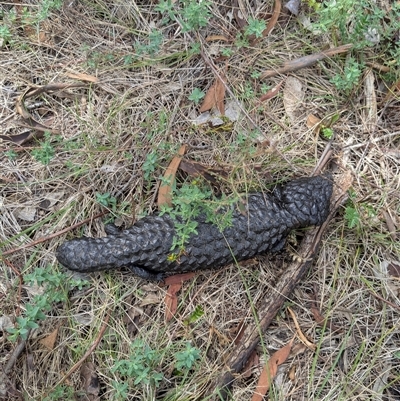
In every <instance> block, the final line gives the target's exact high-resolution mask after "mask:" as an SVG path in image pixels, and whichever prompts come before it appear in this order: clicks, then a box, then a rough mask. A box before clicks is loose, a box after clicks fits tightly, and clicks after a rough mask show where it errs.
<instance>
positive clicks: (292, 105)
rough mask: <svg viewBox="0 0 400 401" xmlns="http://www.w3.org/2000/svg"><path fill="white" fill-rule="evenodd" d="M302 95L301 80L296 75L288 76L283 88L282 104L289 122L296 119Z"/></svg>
mask: <svg viewBox="0 0 400 401" xmlns="http://www.w3.org/2000/svg"><path fill="white" fill-rule="evenodd" d="M304 95H305V92H304V89H303V84H302V83H301V81H300V80H299V79H298V78H296V77H288V78H287V79H286V84H285V88H284V90H283V105H284V107H285V111H286V114H287V115H288V117H289V119H290V121H291V122H295V121H296V120H297V118H298V115H299V112H301V110H302V107H301V106H302V102H303V99H304Z"/></svg>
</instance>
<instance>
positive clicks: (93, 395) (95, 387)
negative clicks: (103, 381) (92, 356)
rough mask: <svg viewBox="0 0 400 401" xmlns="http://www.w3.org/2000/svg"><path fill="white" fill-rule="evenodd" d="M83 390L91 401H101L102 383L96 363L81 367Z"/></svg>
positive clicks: (88, 363)
mask: <svg viewBox="0 0 400 401" xmlns="http://www.w3.org/2000/svg"><path fill="white" fill-rule="evenodd" d="M81 376H82V379H83V388H84V391H85V392H86V395H87V396H88V399H89V400H90V401H99V400H100V397H99V393H100V383H99V378H98V376H97V373H96V368H95V366H94V363H92V362H87V363H84V364H82V366H81Z"/></svg>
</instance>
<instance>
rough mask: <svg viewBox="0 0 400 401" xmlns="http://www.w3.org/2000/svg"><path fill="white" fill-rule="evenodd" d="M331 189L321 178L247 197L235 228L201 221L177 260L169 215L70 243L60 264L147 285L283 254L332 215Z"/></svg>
mask: <svg viewBox="0 0 400 401" xmlns="http://www.w3.org/2000/svg"><path fill="white" fill-rule="evenodd" d="M332 187H333V185H332V181H331V179H330V178H327V177H323V176H317V177H310V178H300V179H297V180H293V181H289V182H288V183H287V184H285V185H284V186H282V187H278V188H277V189H275V190H274V191H273V192H272V193H270V194H265V193H256V194H249V196H248V198H247V205H246V210H245V212H244V213H240V212H239V211H238V210H235V211H234V213H233V218H232V226H231V227H229V228H226V229H225V230H224V231H223V232H221V231H220V230H219V229H218V228H217V227H216V226H215V225H214V224H211V223H206V222H205V217H204V216H200V217H199V218H198V219H197V221H198V227H197V234H193V235H192V236H191V237H190V239H189V241H188V243H187V244H186V246H185V251H184V252H183V253H182V254H181V255H180V256H179V257H178V259H177V260H176V261H170V260H168V255H171V246H172V240H173V237H174V235H175V229H174V222H173V220H172V219H171V218H170V217H169V216H168V215H167V214H164V215H163V216H159V215H157V214H154V215H150V216H147V217H144V218H142V219H141V220H139V221H138V222H136V223H135V225H133V226H132V227H131V228H128V229H126V230H121V231H117V230H112V232H111V233H109V235H108V236H106V237H104V238H77V239H73V240H71V241H67V242H65V243H64V244H62V245H61V246H60V247H59V248H58V250H57V259H58V261H59V262H60V263H61V264H63V265H64V266H66V267H67V268H69V269H71V270H76V271H80V272H93V271H98V270H105V269H114V268H119V267H128V268H130V269H131V270H132V271H133V272H134V273H135V274H137V275H138V276H140V277H142V278H145V279H149V280H162V279H163V278H164V277H165V276H168V275H172V274H178V273H183V272H189V271H197V270H203V269H218V268H221V267H223V266H226V265H228V264H229V263H232V262H233V261H234V260H235V259H236V260H237V261H239V260H244V259H249V258H252V257H254V256H256V255H258V254H262V253H265V252H275V251H279V250H280V249H282V247H283V246H284V244H285V240H286V237H287V235H288V234H289V232H290V231H291V230H292V229H294V228H301V227H308V226H311V225H320V224H322V223H323V222H324V221H325V219H326V218H327V216H328V213H329V204H330V198H331V195H332ZM236 209H237V208H236ZM108 231H110V230H108Z"/></svg>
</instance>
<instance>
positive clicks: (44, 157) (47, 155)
mask: <svg viewBox="0 0 400 401" xmlns="http://www.w3.org/2000/svg"><path fill="white" fill-rule="evenodd" d="M44 139H45V140H44V142H42V143H41V145H40V147H39V149H34V150H32V156H33V158H34V159H35V160H37V161H38V162H40V163H42V164H44V165H45V166H47V165H48V164H49V163H50V161H51V159H52V158H53V157H54V154H55V150H54V147H53V146H52V144H51V143H50V140H51V133H50V132H45V133H44Z"/></svg>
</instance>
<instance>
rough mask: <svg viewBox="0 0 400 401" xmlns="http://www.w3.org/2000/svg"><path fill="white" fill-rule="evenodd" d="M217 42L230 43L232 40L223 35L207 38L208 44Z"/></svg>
mask: <svg viewBox="0 0 400 401" xmlns="http://www.w3.org/2000/svg"><path fill="white" fill-rule="evenodd" d="M217 40H223V41H224V42H230V40H229V39H228V38H227V37H226V36H223V35H210V36H207V37H206V42H214V41H217Z"/></svg>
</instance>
